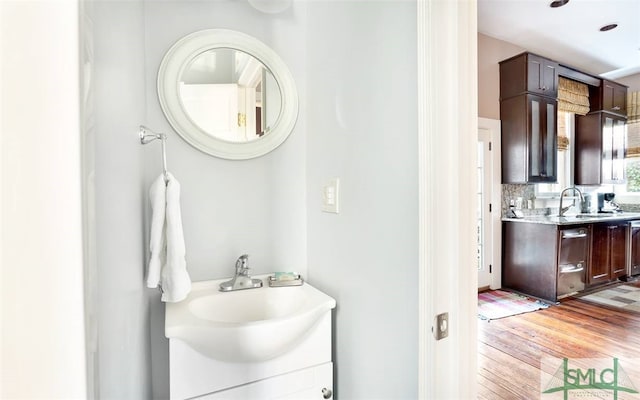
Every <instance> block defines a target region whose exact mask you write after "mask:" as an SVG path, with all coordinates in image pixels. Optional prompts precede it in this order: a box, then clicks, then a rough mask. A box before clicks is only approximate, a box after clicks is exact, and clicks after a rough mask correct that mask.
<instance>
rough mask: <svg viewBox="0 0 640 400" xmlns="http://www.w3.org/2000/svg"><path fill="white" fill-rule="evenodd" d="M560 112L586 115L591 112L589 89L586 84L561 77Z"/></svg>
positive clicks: (559, 86) (559, 92) (559, 82)
mask: <svg viewBox="0 0 640 400" xmlns="http://www.w3.org/2000/svg"><path fill="white" fill-rule="evenodd" d="M558 111H566V112H572V113H575V114H578V115H586V114H587V113H588V112H589V87H588V86H587V85H586V84H584V83H581V82H576V81H572V80H571V79H567V78H563V77H559V78H558Z"/></svg>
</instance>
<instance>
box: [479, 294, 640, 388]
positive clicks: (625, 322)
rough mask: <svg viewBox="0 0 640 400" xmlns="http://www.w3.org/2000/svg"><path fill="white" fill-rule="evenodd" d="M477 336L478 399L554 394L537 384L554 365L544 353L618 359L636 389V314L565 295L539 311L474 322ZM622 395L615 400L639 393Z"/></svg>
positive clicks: (639, 375) (639, 371)
mask: <svg viewBox="0 0 640 400" xmlns="http://www.w3.org/2000/svg"><path fill="white" fill-rule="evenodd" d="M478 339H479V343H478V398H480V399H487V400H497V399H509V400H511V399H526V400H532V399H543V400H544V399H547V398H550V399H551V398H557V397H553V396H551V395H548V394H545V395H542V394H541V392H542V389H541V385H544V384H545V383H546V382H548V381H549V379H551V376H552V375H553V374H554V372H555V371H556V369H557V367H558V365H559V364H553V363H549V362H541V360H543V358H547V357H554V358H558V359H562V358H563V357H567V358H569V359H570V360H572V359H585V358H587V359H595V358H601V359H610V360H612V359H613V358H614V357H615V358H619V359H620V360H621V361H620V362H621V365H623V367H624V370H625V372H627V373H629V376H630V379H631V381H632V382H633V383H634V384H635V386H636V388H638V389H639V390H640V314H638V313H631V312H625V311H621V310H617V309H612V308H605V307H602V306H598V305H595V304H593V303H588V302H586V301H583V300H579V299H567V300H564V301H562V302H561V303H560V304H559V305H555V306H551V307H549V308H548V309H545V310H541V311H536V312H532V313H527V314H522V315H516V316H513V317H507V318H503V319H498V320H493V321H490V322H487V321H482V320H478ZM622 360H625V361H624V364H623V361H622ZM550 396H551V397H550ZM625 396H627V397H623V396H619V397H618V398H619V399H622V398H634V399H640V395H638V394H635V395H633V396H635V397H629V395H625ZM560 398H562V397H560ZM610 398H613V397H610Z"/></svg>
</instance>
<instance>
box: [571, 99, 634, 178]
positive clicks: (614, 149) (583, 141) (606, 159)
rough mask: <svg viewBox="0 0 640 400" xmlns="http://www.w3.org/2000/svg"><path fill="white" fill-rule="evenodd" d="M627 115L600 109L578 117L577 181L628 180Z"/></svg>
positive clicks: (576, 145) (576, 142)
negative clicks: (626, 152) (625, 156)
mask: <svg viewBox="0 0 640 400" xmlns="http://www.w3.org/2000/svg"><path fill="white" fill-rule="evenodd" d="M625 124H626V117H623V116H620V115H616V114H611V113H608V112H602V111H596V112H592V113H589V114H587V115H584V116H578V117H577V118H576V135H575V140H576V141H575V149H576V155H575V184H576V185H602V184H605V183H624V181H625V177H624V149H625V136H626V126H625Z"/></svg>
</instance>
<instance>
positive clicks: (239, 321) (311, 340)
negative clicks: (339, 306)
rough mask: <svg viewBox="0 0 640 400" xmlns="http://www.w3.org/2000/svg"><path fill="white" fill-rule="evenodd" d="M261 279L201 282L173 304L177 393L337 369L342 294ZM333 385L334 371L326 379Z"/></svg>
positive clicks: (169, 317)
mask: <svg viewBox="0 0 640 400" xmlns="http://www.w3.org/2000/svg"><path fill="white" fill-rule="evenodd" d="M258 278H261V279H263V280H264V285H263V287H262V288H258V289H246V290H239V291H233V292H220V291H219V290H218V287H219V284H220V283H221V282H223V281H225V280H224V279H223V280H213V281H205V282H195V283H194V284H193V287H192V292H191V293H190V294H189V296H188V297H187V298H186V299H185V300H183V301H182V302H180V303H167V308H166V316H165V335H166V337H167V338H169V342H170V386H171V388H170V390H171V398H172V399H174V398H189V397H196V396H201V395H203V394H206V393H216V392H221V393H222V392H225V393H226V390H225V389H227V388H231V387H238V386H241V385H246V384H248V383H251V382H257V381H262V380H264V379H268V378H270V377H275V376H281V375H283V374H288V373H292V372H293V371H300V370H304V369H308V368H310V367H315V366H321V365H327V366H329V367H330V368H329V371H331V369H332V367H331V365H332V363H331V309H332V308H334V307H335V306H336V302H335V300H334V299H333V298H331V297H330V296H327V295H326V294H324V293H322V292H320V291H319V290H317V289H316V288H314V287H313V286H311V285H309V284H307V283H305V284H303V285H302V286H292V287H269V285H268V281H267V280H268V276H258ZM324 368H327V367H324ZM329 375H330V373H329ZM322 380H323V382H325V381H327V379H324V378H323V379H322ZM331 384H332V382H331V376H329V377H328V383H326V384H324V386H331ZM207 398H209V397H207ZM211 398H214V397H211Z"/></svg>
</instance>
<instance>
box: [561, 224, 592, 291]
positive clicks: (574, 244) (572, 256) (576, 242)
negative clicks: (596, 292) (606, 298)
mask: <svg viewBox="0 0 640 400" xmlns="http://www.w3.org/2000/svg"><path fill="white" fill-rule="evenodd" d="M590 236H591V235H590V229H589V227H587V226H581V227H578V228H568V229H562V230H560V234H559V239H558V240H559V247H558V289H557V295H556V296H557V297H558V298H560V297H565V296H567V295H570V294H573V293H575V292H579V291H581V290H584V288H585V281H586V270H587V260H588V259H589V245H590V240H589V238H590Z"/></svg>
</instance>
